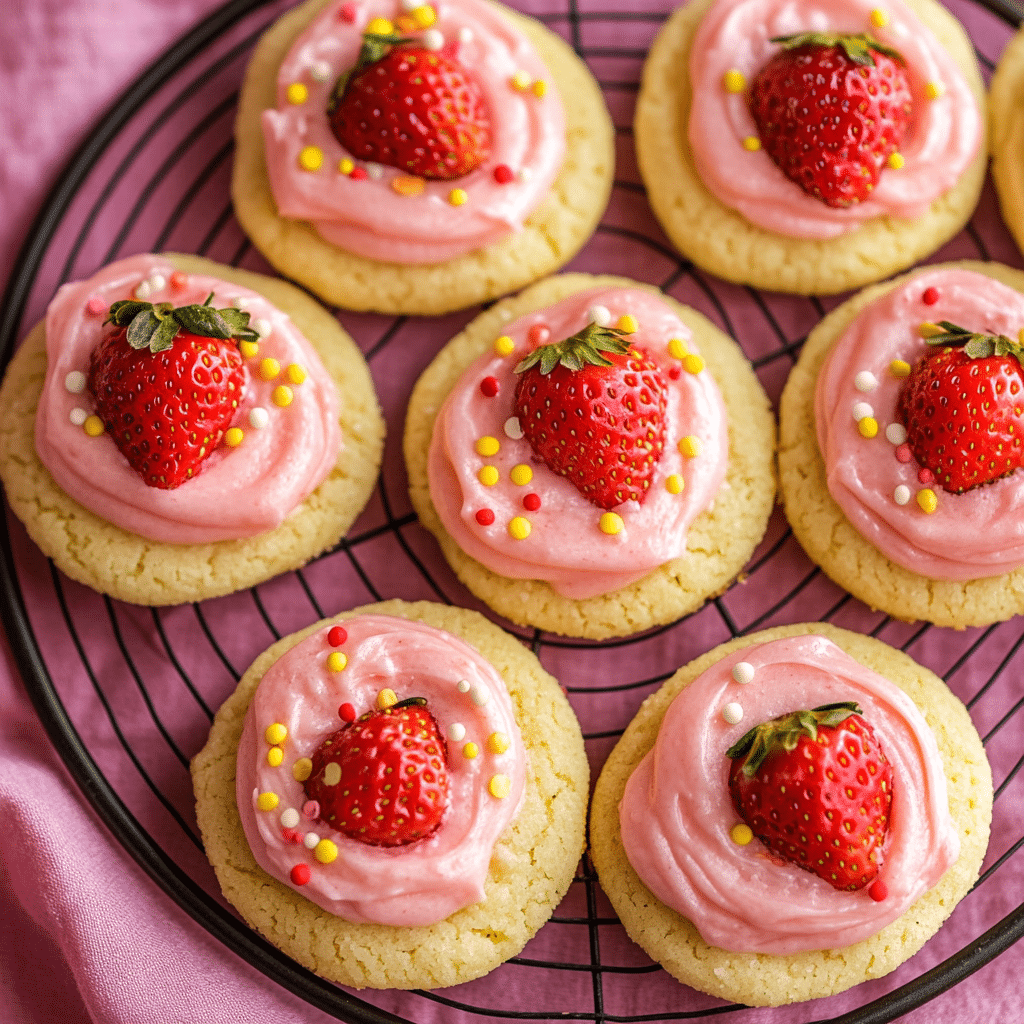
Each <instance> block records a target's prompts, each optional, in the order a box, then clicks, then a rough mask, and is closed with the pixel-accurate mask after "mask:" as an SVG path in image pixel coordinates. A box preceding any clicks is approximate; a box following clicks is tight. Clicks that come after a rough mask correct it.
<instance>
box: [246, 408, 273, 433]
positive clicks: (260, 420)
mask: <svg viewBox="0 0 1024 1024" xmlns="http://www.w3.org/2000/svg"><path fill="white" fill-rule="evenodd" d="M269 422H270V413H269V412H267V410H266V409H264V408H263V406H262V405H254V406H253V407H252V408H251V409H250V410H249V426H250V427H253V428H254V429H255V430H262V429H263V428H264V427H265V426H266V425H267V424H268V423H269Z"/></svg>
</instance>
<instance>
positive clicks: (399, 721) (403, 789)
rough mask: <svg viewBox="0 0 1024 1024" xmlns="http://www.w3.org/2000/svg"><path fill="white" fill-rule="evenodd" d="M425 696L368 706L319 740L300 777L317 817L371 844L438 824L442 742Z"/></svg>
mask: <svg viewBox="0 0 1024 1024" xmlns="http://www.w3.org/2000/svg"><path fill="white" fill-rule="evenodd" d="M426 703H427V701H426V699H425V698H424V697H410V698H408V699H407V700H402V701H399V702H398V703H397V704H393V705H392V706H391V707H389V708H387V709H385V710H373V711H368V712H366V714H364V715H362V716H361V717H360V718H358V719H356V720H355V721H354V722H350V723H349V724H348V725H345V726H343V727H342V728H341V729H339V730H338V731H337V732H335V733H333V734H332V735H330V736H328V737H327V739H325V740H324V741H323V743H321V744H320V746H319V747H318V748H317V750H316V752H315V753H314V754H313V757H312V761H313V770H312V773H311V774H310V776H309V778H308V779H307V780H306V782H305V783H304V787H305V791H306V796H307V797H308V798H309V799H310V800H315V801H316V802H317V803H318V804H319V805H320V816H319V818H318V819H317V820H318V821H320V822H322V823H323V824H324V825H327V826H329V827H330V828H333V829H336V830H337V831H338V832H341V833H343V834H344V835H346V836H348V837H349V838H350V839H356V840H358V841H359V842H361V843H366V844H367V845H369V846H407V845H408V844H409V843H414V842H416V841H417V840H419V839H425V838H427V836H429V835H432V834H433V833H434V832H435V831H436V830H437V827H438V826H439V825H440V824H441V820H442V819H443V818H444V813H445V810H446V809H447V807H448V763H447V747H446V746H445V743H444V742H443V741H442V739H441V736H440V732H439V730H438V727H437V722H436V721H435V719H434V716H433V715H432V714H431V713H430V712H429V711H428V710H427V708H426ZM332 766H333V767H332Z"/></svg>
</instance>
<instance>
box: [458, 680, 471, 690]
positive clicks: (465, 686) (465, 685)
mask: <svg viewBox="0 0 1024 1024" xmlns="http://www.w3.org/2000/svg"><path fill="white" fill-rule="evenodd" d="M455 685H456V687H457V688H458V691H459V693H469V680H468V679H460V680H459V681H458V683H456V684H455Z"/></svg>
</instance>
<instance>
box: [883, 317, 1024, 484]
mask: <svg viewBox="0 0 1024 1024" xmlns="http://www.w3.org/2000/svg"><path fill="white" fill-rule="evenodd" d="M937 326H938V327H940V328H942V332H941V333H936V334H933V335H932V336H931V337H930V338H928V344H929V345H932V346H934V349H933V351H930V352H927V353H926V354H925V355H924V356H923V357H922V358H921V360H920V361H919V362H918V364H917V365H916V366H915V367H914V369H913V370H912V371H911V373H910V376H909V377H908V378H907V380H906V382H905V383H904V385H903V390H902V391H901V392H900V397H899V401H898V402H897V404H896V415H897V417H898V418H899V419H900V421H901V422H902V423H903V425H904V426H905V427H906V428H907V444H909V445H910V450H911V451H912V452H913V453H914V458H916V459H917V461H918V463H919V464H920V465H921V466H922V467H923V468H925V469H930V470H931V471H932V472H933V473H934V474H935V479H936V481H937V482H938V483H939V485H940V486H941V487H943V488H944V489H945V490H947V491H951V492H952V493H954V494H961V493H963V492H964V491H968V490H970V489H971V488H973V487H980V486H981V485H982V484H987V483H991V482H992V481H993V480H998V479H999V478H1000V477H1003V476H1006V475H1007V474H1008V473H1012V472H1013V471H1014V470H1015V469H1017V468H1018V467H1019V466H1020V465H1021V464H1022V462H1024V448H1022V444H1021V438H1022V437H1024V367H1022V365H1021V361H1022V360H1024V348H1022V347H1021V346H1020V345H1019V344H1017V343H1016V342H1013V341H1011V340H1010V339H1009V338H1007V337H1005V336H1004V335H991V334H972V333H971V332H970V331H967V330H965V329H964V328H963V327H957V326H956V324H951V323H949V321H947V320H943V321H942V322H941V323H940V324H938V325H937Z"/></svg>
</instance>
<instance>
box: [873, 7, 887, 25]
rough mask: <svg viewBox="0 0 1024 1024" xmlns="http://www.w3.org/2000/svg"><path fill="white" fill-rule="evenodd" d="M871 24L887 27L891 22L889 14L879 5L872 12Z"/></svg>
mask: <svg viewBox="0 0 1024 1024" xmlns="http://www.w3.org/2000/svg"><path fill="white" fill-rule="evenodd" d="M871 24H872V25H874V26H875V28H885V26H886V25H888V24H889V15H888V14H886V13H885V11H882V10H879V9H878V8H877V7H876V8H875V9H874V10H873V11H872V12H871Z"/></svg>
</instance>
